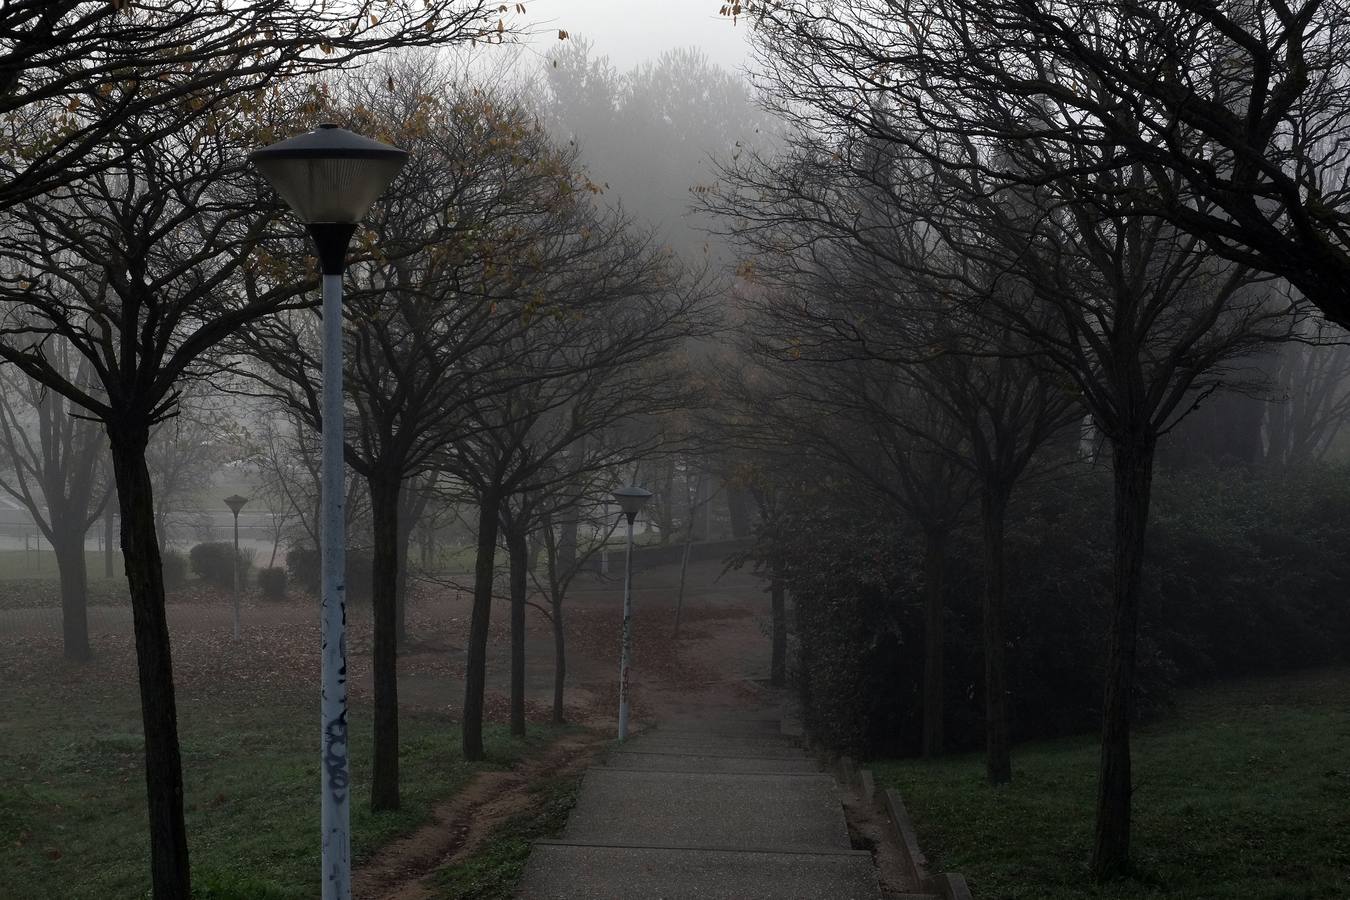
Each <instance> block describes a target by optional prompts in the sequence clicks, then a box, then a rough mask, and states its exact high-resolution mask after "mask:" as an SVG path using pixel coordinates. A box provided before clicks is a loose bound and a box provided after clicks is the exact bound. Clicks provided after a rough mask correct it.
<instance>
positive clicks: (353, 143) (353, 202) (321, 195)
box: [248, 123, 408, 225]
mask: <svg viewBox="0 0 1350 900" xmlns="http://www.w3.org/2000/svg"><path fill="white" fill-rule="evenodd" d="M248 158H249V160H250V161H251V162H252V163H253V164H254V165H255V166H257V167H258V171H259V172H261V173H262V176H263V177H264V178H266V179H267V180H268V182H269V183H271V185H272V187H273V188H275V189H276V192H277V193H278V194H280V195H281V199H283V200H285V201H286V204H287V205H288V206H289V207H290V208H291V209H292V210H293V211H294V212H295V214H296V215H297V216H299V217H300V221H302V222H304V223H305V224H306V225H318V224H339V225H354V224H356V223H357V222H359V221H361V218H362V217H363V216H364V215H365V214H366V212H367V211H368V210H369V209H370V207H371V204H373V203H374V202H375V200H376V199H377V198H378V197H379V196H380V194H382V193H384V189H385V188H387V187H389V184H390V182H392V181H393V180H394V178H395V177H396V176H397V175H398V173H399V171H400V170H401V169H402V168H403V164H404V163H406V162H407V161H408V151H406V150H400V149H398V148H397V147H391V146H389V145H388V144H382V143H380V142H379V141H375V140H371V139H370V138H368V137H362V136H361V135H359V134H355V133H353V132H351V131H348V130H347V129H345V128H339V127H338V126H337V125H333V124H331V123H325V124H323V125H320V126H319V127H318V128H316V129H314V130H313V131H307V132H305V133H304V134H298V135H296V136H295V137H292V138H287V139H286V140H284V141H279V142H278V143H275V144H271V145H269V146H267V147H263V148H262V149H261V150H254V151H253V152H252V153H250V154H249V155H248Z"/></svg>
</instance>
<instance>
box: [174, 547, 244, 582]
mask: <svg viewBox="0 0 1350 900" xmlns="http://www.w3.org/2000/svg"><path fill="white" fill-rule="evenodd" d="M188 559H189V560H190V561H191V563H192V571H193V572H194V573H195V574H196V575H197V577H198V578H200V579H201V580H202V581H205V582H206V583H207V584H213V585H216V586H217V587H233V586H234V566H235V555H234V546H233V545H232V544H228V543H226V542H225V541H213V542H211V543H206V544H198V545H197V546H195V547H193V548H192V549H191V550H189V551H188ZM238 564H239V583H240V585H241V586H242V585H244V584H245V583H247V582H248V570H249V567H250V566H251V564H252V558H251V555H250V554H246V553H243V552H240V554H239V557H238Z"/></svg>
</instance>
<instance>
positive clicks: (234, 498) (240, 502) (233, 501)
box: [225, 494, 248, 641]
mask: <svg viewBox="0 0 1350 900" xmlns="http://www.w3.org/2000/svg"><path fill="white" fill-rule="evenodd" d="M247 502H248V498H247V497H241V496H239V495H238V494H231V495H230V496H228V497H226V498H225V505H226V506H228V507H229V508H230V512H232V513H234V566H233V569H234V639H235V640H236V641H237V640H239V510H241V509H243V508H244V504H245V503H247Z"/></svg>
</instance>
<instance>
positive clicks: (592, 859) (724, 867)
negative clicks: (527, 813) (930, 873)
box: [516, 841, 881, 900]
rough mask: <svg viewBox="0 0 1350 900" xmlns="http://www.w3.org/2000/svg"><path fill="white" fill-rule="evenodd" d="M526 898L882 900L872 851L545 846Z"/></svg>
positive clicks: (531, 869) (523, 893) (536, 856)
mask: <svg viewBox="0 0 1350 900" xmlns="http://www.w3.org/2000/svg"><path fill="white" fill-rule="evenodd" d="M516 896H517V897H519V898H522V900H661V898H665V900H675V898H695V897H696V898H699V900H880V897H881V891H880V889H879V888H878V886H877V876H876V872H875V870H874V869H873V867H872V858H871V855H870V854H868V853H867V852H865V851H853V850H847V851H841V852H835V853H778V852H756V851H746V850H726V849H712V848H709V849H688V848H665V847H633V846H597V845H586V844H575V843H569V842H565V841H540V842H538V843H536V844H535V845H534V849H533V851H532V852H531V853H530V860H529V863H528V864H527V865H526V867H525V874H524V877H523V878H522V879H521V884H520V887H519V889H518V890H517V893H516Z"/></svg>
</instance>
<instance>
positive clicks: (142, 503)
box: [109, 429, 192, 900]
mask: <svg viewBox="0 0 1350 900" xmlns="http://www.w3.org/2000/svg"><path fill="white" fill-rule="evenodd" d="M109 438H110V439H111V442H112V453H113V473H114V477H115V478H116V480H117V497H118V500H119V502H120V505H121V514H122V560H123V565H124V567H125V569H126V573H127V587H128V590H129V591H130V593H131V612H132V624H133V628H134V631H135V635H136V669H137V675H138V677H139V681H140V689H141V722H142V726H143V728H144V730H145V785H146V797H147V800H148V805H149V813H150V816H149V818H150V877H151V885H152V887H153V896H154V900H189V898H190V897H191V894H192V887H191V873H190V870H189V866H188V845H187V830H186V828H185V826H184V824H183V764H182V759H181V757H180V754H179V749H178V710H177V707H176V705H175V702H174V688H173V659H172V655H171V653H170V648H169V623H168V619H167V617H166V616H165V611H164V572H163V569H162V567H161V562H160V555H159V540H158V536H157V535H156V534H155V507H154V501H153V499H152V485H151V482H150V472H149V470H148V469H147V468H146V464H145V448H146V444H147V443H148V442H149V434H148V430H138V431H132V432H131V433H126V432H121V433H118V432H113V431H112V430H111V429H110V433H109Z"/></svg>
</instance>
